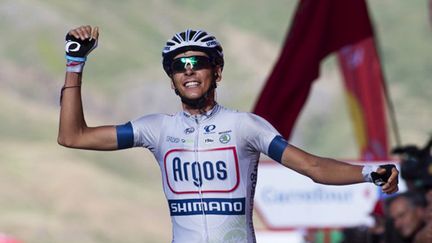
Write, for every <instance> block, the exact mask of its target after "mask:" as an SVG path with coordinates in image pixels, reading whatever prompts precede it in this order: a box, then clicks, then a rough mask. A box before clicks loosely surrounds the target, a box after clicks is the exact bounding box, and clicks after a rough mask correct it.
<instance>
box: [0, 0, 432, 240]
mask: <svg viewBox="0 0 432 243" xmlns="http://www.w3.org/2000/svg"><path fill="white" fill-rule="evenodd" d="M295 4H296V1H288V0H270V1H246V0H239V1H224V2H223V1H213V2H204V1H198V0H184V1H167V0H163V1H159V0H158V1H156V0H155V1H150V0H147V1H139V0H127V1H114V0H105V1H102V0H93V1H83V0H77V1H74V2H73V4H72V3H71V2H67V1H56V0H31V1H30V0H3V1H2V2H0V18H1V20H2V21H0V29H1V30H2V38H1V39H0V120H1V126H0V195H1V196H0V212H1V214H2V217H0V232H4V233H7V234H10V235H14V236H16V237H17V238H19V239H22V240H23V241H24V242H32V243H55V242H80V243H98V242H104V243H106V242H108V243H109V242H124V243H133V242H156V243H157V242H168V241H169V239H170V227H171V226H170V220H169V216H168V210H167V205H166V202H165V199H164V197H163V193H162V190H161V188H162V186H161V180H160V172H159V168H158V166H157V165H156V163H155V161H154V159H153V158H152V155H151V154H150V153H149V152H147V151H145V150H142V149H132V150H128V151H121V152H108V153H102V152H90V151H76V150H70V149H65V148H62V147H60V146H58V145H57V143H56V136H57V123H58V111H59V104H58V98H59V90H60V87H61V86H62V82H63V77H64V57H63V55H64V53H63V41H64V34H65V33H66V32H67V31H68V30H69V29H70V28H72V27H74V26H77V25H81V24H87V23H89V24H92V25H97V26H99V27H100V29H101V37H100V43H99V47H98V49H97V50H95V52H94V53H93V54H92V55H91V56H90V57H89V62H88V63H87V65H86V73H85V80H84V89H83V93H84V97H85V98H84V103H85V111H86V118H87V122H88V123H89V125H98V124H118V123H123V122H125V121H128V120H130V119H133V118H136V117H138V116H140V115H142V114H147V113H151V112H172V111H175V110H178V109H179V105H178V101H177V98H176V97H175V96H174V93H173V91H172V90H171V89H170V85H169V80H168V78H167V77H166V76H165V74H164V73H163V71H162V68H161V66H160V59H161V58H160V52H161V48H162V46H163V43H164V42H165V41H166V39H168V38H169V37H170V36H171V35H172V33H174V32H176V31H179V30H183V29H185V28H186V27H193V28H203V29H207V30H209V31H210V32H212V33H214V34H215V35H217V36H218V38H220V39H221V41H222V43H223V45H224V50H225V55H226V67H225V69H224V80H223V82H222V83H221V86H220V87H219V88H218V100H219V101H220V102H221V103H223V104H226V105H227V106H230V107H233V108H236V109H239V110H246V111H247V110H250V109H251V107H252V106H253V104H254V102H255V99H256V97H257V95H258V94H259V91H260V89H261V87H262V85H263V83H264V80H265V78H266V76H267V75H268V73H269V70H270V69H271V67H272V65H273V63H274V61H275V59H276V57H277V54H278V51H279V49H280V47H281V44H282V42H283V40H284V37H285V34H286V30H287V27H288V26H289V21H290V19H291V15H292V11H293V9H294V7H295ZM369 4H370V6H369V8H370V11H371V15H372V17H373V20H374V22H375V30H376V33H377V36H378V39H379V42H380V46H381V54H382V60H383V66H384V69H385V74H386V79H387V81H388V84H389V88H390V91H391V94H392V97H393V99H394V104H395V107H396V111H397V118H398V121H399V127H400V131H401V135H402V140H403V142H406V143H418V144H423V143H424V142H425V141H426V138H427V136H428V133H430V132H431V131H432V128H431V126H430V122H429V118H430V117H432V109H430V108H429V107H430V105H431V102H430V97H431V95H432V93H431V91H430V84H429V80H428V79H429V77H430V76H431V74H432V73H431V72H432V71H431V69H430V66H431V61H430V56H431V54H432V47H431V45H430V41H431V37H432V36H431V35H432V33H431V26H430V25H428V22H427V21H428V17H427V12H426V9H427V8H426V1H404V0H397V1H396V0H395V1H369ZM401 16H404V17H403V18H402V17H401ZM343 99H344V98H343V97H342V93H341V87H340V80H339V71H338V70H337V69H336V65H335V63H334V60H333V58H329V59H328V60H326V62H325V63H324V65H323V66H322V77H321V78H320V79H319V80H318V82H317V83H316V85H315V87H314V91H313V96H312V97H311V99H310V101H309V103H308V106H307V107H306V108H305V112H304V113H303V115H302V117H301V120H300V122H299V124H300V125H298V127H297V130H296V134H295V137H294V142H295V143H297V144H300V145H302V146H303V147H304V148H306V149H307V150H310V151H313V152H315V153H318V154H321V155H325V156H335V157H343V158H349V157H355V156H356V151H355V146H354V140H353V138H352V131H351V127H350V125H351V124H350V122H349V120H348V119H349V118H348V116H347V114H346V111H345V109H346V108H345V106H344V100H343ZM323 102H325V104H326V105H328V106H330V107H332V109H326V110H323V109H322V105H323ZM317 138H319V139H317ZM323 141H325V142H323ZM342 146H343V149H341V147H342ZM257 223H258V225H260V224H259V222H257ZM259 227H262V226H259Z"/></svg>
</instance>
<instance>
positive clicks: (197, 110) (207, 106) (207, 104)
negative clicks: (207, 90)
mask: <svg viewBox="0 0 432 243" xmlns="http://www.w3.org/2000/svg"><path fill="white" fill-rule="evenodd" d="M215 105H216V101H215V99H214V92H212V93H211V94H209V95H208V97H207V98H206V99H205V101H204V103H203V104H202V105H201V106H200V107H196V106H193V105H189V104H187V103H185V102H182V107H183V110H184V111H186V112H187V113H189V114H191V115H198V114H204V113H206V112H207V111H209V110H211V109H213V107H214V106H215Z"/></svg>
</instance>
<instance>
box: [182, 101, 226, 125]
mask: <svg viewBox="0 0 432 243" xmlns="http://www.w3.org/2000/svg"><path fill="white" fill-rule="evenodd" d="M220 108H221V106H220V105H219V104H218V103H216V104H215V105H214V106H213V108H211V109H210V110H208V111H206V112H205V113H202V114H196V115H191V114H190V113H189V112H187V111H183V115H184V116H185V117H186V118H190V119H193V120H196V121H204V120H207V119H210V118H211V117H213V116H214V115H215V114H216V113H217V112H218V111H219V110H220Z"/></svg>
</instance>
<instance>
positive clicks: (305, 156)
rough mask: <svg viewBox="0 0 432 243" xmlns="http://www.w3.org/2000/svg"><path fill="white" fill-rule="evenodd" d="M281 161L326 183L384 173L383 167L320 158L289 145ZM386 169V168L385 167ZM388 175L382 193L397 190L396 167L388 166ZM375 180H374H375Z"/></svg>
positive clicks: (343, 182) (348, 181)
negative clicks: (373, 173)
mask: <svg viewBox="0 0 432 243" xmlns="http://www.w3.org/2000/svg"><path fill="white" fill-rule="evenodd" d="M281 163H282V164H283V165H284V166H286V167H288V168H291V169H293V170H295V171H297V172H299V173H301V174H303V175H305V176H308V177H310V178H311V179H312V180H313V181H314V182H317V183H321V184H328V185H348V184H355V183H360V182H373V181H375V180H374V178H371V174H372V172H377V173H378V174H385V173H386V169H385V168H383V167H378V168H374V167H364V166H360V165H352V164H348V163H345V162H342V161H338V160H335V159H329V158H322V157H318V156H315V155H312V154H309V153H307V152H305V151H302V150H301V149H299V148H297V147H295V146H293V145H289V146H287V147H286V148H285V150H284V152H283V154H282V161H281ZM387 169H388V168H387ZM388 170H391V172H389V174H390V176H389V178H388V180H387V182H386V183H385V184H384V185H383V186H382V191H383V192H384V193H394V192H396V191H397V190H398V174H399V172H398V171H397V169H396V168H390V169H388ZM375 182H376V181H375Z"/></svg>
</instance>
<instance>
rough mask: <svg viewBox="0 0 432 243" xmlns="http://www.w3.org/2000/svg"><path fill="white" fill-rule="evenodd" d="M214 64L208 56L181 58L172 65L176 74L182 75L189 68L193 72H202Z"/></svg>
mask: <svg viewBox="0 0 432 243" xmlns="http://www.w3.org/2000/svg"><path fill="white" fill-rule="evenodd" d="M211 65H212V63H211V61H210V58H208V57H206V56H190V57H180V58H177V59H174V60H173V61H172V64H171V70H172V71H173V72H174V73H181V72H184V71H186V69H187V68H188V67H190V68H191V69H192V70H194V71H196V70H200V69H205V68H209V67H211Z"/></svg>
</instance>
